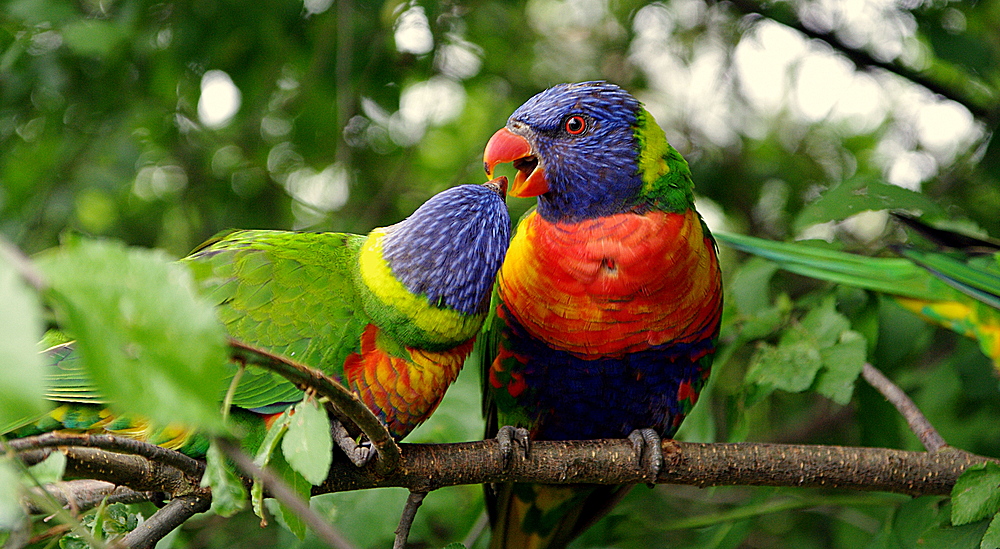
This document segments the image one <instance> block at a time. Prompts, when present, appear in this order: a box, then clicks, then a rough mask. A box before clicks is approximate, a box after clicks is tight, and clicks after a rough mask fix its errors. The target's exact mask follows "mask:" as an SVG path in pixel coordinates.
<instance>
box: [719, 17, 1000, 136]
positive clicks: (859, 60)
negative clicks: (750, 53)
mask: <svg viewBox="0 0 1000 549" xmlns="http://www.w3.org/2000/svg"><path fill="white" fill-rule="evenodd" d="M729 4H730V5H732V6H733V7H734V8H736V9H737V10H739V11H740V12H742V13H744V14H748V15H759V16H761V17H764V18H767V19H770V20H771V21H775V22H777V23H780V24H782V25H784V26H786V27H789V28H791V29H795V30H796V31H798V32H800V33H802V34H803V35H805V36H807V37H809V38H812V39H815V40H822V41H823V42H826V43H827V44H829V45H830V47H832V48H833V49H835V50H837V51H838V52H840V53H841V54H843V55H844V56H845V57H847V58H848V59H850V60H851V62H852V63H854V65H855V66H856V67H858V68H859V69H865V68H878V69H882V70H884V71H887V72H891V73H893V74H895V75H897V76H900V77H902V78H905V79H907V80H909V81H911V82H913V83H915V84H917V85H920V86H923V87H924V88H926V89H928V90H930V91H931V92H933V93H936V94H938V95H941V96H943V97H946V98H948V99H950V100H952V101H955V102H956V103H959V104H961V105H962V106H964V107H965V108H966V109H968V110H969V112H970V113H972V115H973V116H975V117H976V118H978V119H980V120H982V121H984V122H985V123H986V124H987V125H990V126H991V127H992V125H993V123H994V122H995V118H996V114H997V113H996V111H995V109H994V108H993V107H992V106H991V102H992V100H993V98H992V97H988V98H984V99H981V98H979V97H977V96H976V95H977V94H973V93H970V92H969V91H968V90H967V89H962V88H960V87H959V86H958V85H955V84H956V83H955V82H952V83H945V82H941V81H939V80H935V79H934V78H931V77H929V76H927V75H926V74H925V73H923V72H920V71H916V70H913V69H911V68H909V67H906V66H904V65H902V64H900V63H896V62H892V61H880V60H878V59H875V58H874V57H872V55H871V54H869V53H868V52H866V51H864V50H861V49H858V48H855V47H852V46H849V45H848V44H846V43H844V42H843V41H842V40H841V39H840V38H838V37H837V35H836V33H834V32H820V31H816V30H813V29H810V28H808V27H806V26H805V25H803V24H802V22H801V21H800V20H798V19H797V18H796V17H792V16H791V15H790V13H789V12H788V10H786V9H782V8H781V7H778V6H777V4H778V3H773V2H768V3H765V2H756V1H754V0H729ZM964 76H965V80H964V81H963V82H961V85H964V86H965V87H968V86H970V84H971V83H973V82H974V81H973V80H972V77H971V76H970V75H968V74H965V75H964ZM953 80H954V79H953ZM976 84H978V87H979V88H980V89H982V90H984V92H985V94H986V95H991V92H989V91H987V90H989V88H988V87H987V86H985V85H983V84H982V83H979V82H976ZM978 95H984V93H980V94H978Z"/></svg>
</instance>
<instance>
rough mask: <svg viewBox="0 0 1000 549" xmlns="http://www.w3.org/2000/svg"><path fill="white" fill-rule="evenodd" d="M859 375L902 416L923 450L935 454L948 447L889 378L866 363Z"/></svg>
mask: <svg viewBox="0 0 1000 549" xmlns="http://www.w3.org/2000/svg"><path fill="white" fill-rule="evenodd" d="M861 375H862V376H863V377H864V378H865V381H867V382H868V384H869V385H871V386H872V387H874V388H875V390H876V391H878V392H879V393H882V396H884V397H885V398H886V400H888V401H889V403H890V404H892V405H893V406H894V407H895V408H896V410H897V411H898V412H899V414H900V415H901V416H903V419H905V420H906V424H907V425H909V426H910V430H911V431H913V434H915V435H917V438H919V439H920V443H921V444H923V445H924V448H927V451H928V452H937V451H938V450H940V449H941V448H944V447H945V446H947V445H948V443H946V442H945V441H944V438H942V437H941V435H940V434H938V432H937V430H936V429H935V428H934V426H933V425H931V422H930V421H927V417H926V416H924V414H923V412H921V411H920V408H917V405H916V404H914V403H913V401H912V400H910V397H908V396H906V393H904V392H903V390H902V389H900V388H899V386H898V385H896V384H895V383H893V382H892V381H891V380H890V379H889V378H887V377H885V375H883V374H882V372H880V371H878V370H877V369H876V368H875V367H874V366H872V365H871V364H868V363H867V362H866V363H865V366H864V368H863V369H862V370H861Z"/></svg>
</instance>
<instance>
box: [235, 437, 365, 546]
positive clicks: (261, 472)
mask: <svg viewBox="0 0 1000 549" xmlns="http://www.w3.org/2000/svg"><path fill="white" fill-rule="evenodd" d="M216 443H217V444H218V445H219V448H220V449H221V450H222V451H223V452H224V453H225V454H226V456H227V457H228V458H229V459H231V460H233V463H235V464H236V466H237V467H239V468H240V469H241V470H242V471H243V473H244V474H246V475H248V476H251V477H255V478H259V479H260V480H261V482H263V483H264V488H265V489H266V490H267V491H268V493H269V494H270V495H272V496H274V498H275V499H277V500H278V501H280V502H281V503H283V504H284V505H285V506H286V507H288V508H289V509H291V510H292V512H293V513H295V514H296V515H297V516H298V517H299V518H301V519H302V520H303V521H304V522H305V523H306V524H307V525H308V526H309V528H310V529H311V530H312V531H313V532H314V533H315V534H316V537H318V538H319V539H320V540H322V541H323V543H325V544H326V545H327V546H328V547H334V548H336V549H355V547H354V545H353V544H352V543H351V542H350V541H349V540H348V539H347V538H345V537H344V535H343V534H341V533H340V532H338V531H337V530H336V529H335V528H334V527H333V526H332V525H331V524H330V523H328V522H326V521H325V520H323V517H321V516H319V515H318V514H317V513H316V511H313V510H312V508H310V507H309V502H307V501H305V500H303V499H302V498H300V497H299V496H298V494H296V493H295V492H294V491H292V489H291V488H289V487H288V485H287V484H285V482H284V481H283V480H281V479H280V478H278V476H277V475H275V474H274V473H273V472H271V470H270V469H268V468H263V469H262V468H260V467H258V466H257V464H256V463H254V462H253V459H251V458H250V456H248V455H246V454H245V453H244V452H243V450H241V449H240V448H239V447H238V446H236V445H235V444H233V443H232V442H230V441H228V440H226V439H223V438H217V439H216Z"/></svg>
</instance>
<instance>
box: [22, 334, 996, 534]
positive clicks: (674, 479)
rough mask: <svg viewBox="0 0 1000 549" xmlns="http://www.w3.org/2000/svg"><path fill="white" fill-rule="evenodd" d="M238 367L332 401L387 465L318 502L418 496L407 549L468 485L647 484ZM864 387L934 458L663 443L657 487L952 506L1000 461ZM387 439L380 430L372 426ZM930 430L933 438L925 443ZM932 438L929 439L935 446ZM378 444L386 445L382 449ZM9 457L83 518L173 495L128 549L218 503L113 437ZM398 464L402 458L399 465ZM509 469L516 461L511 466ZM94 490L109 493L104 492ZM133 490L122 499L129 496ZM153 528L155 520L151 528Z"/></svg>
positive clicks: (302, 373)
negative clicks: (434, 433)
mask: <svg viewBox="0 0 1000 549" xmlns="http://www.w3.org/2000/svg"><path fill="white" fill-rule="evenodd" d="M231 348H232V353H233V357H234V359H235V360H237V361H239V362H240V363H242V364H245V365H253V366H255V367H262V368H266V369H268V370H271V371H274V372H278V373H280V374H282V375H284V376H285V377H287V378H288V379H290V380H292V381H293V382H295V383H296V384H298V385H299V386H300V387H301V388H303V389H306V390H309V391H312V392H313V393H314V394H316V395H319V396H324V397H327V398H328V399H329V401H330V402H331V403H333V404H334V406H335V407H336V408H337V416H338V417H340V418H341V419H342V420H346V421H349V422H351V424H352V428H353V426H359V425H363V426H364V428H360V427H359V428H358V429H359V430H360V431H362V432H364V434H365V436H368V437H369V438H370V439H372V440H373V443H374V444H376V446H377V447H378V448H379V454H378V455H379V456H380V459H379V460H378V461H376V462H374V463H372V464H371V465H369V466H365V467H357V466H356V465H355V464H353V463H351V462H349V461H348V460H346V459H334V462H333V464H332V466H331V468H330V471H329V475H328V477H327V479H326V481H325V482H323V483H321V484H319V485H317V486H314V488H313V490H312V493H313V495H317V494H322V493H330V492H341V491H349V490H359V489H367V488H379V487H390V486H392V487H403V488H407V489H408V490H410V492H411V497H410V498H409V500H408V505H407V508H406V510H405V513H407V514H404V517H403V519H402V520H401V523H400V529H399V532H398V537H397V541H396V545H397V546H400V547H402V546H404V545H405V539H406V534H407V532H408V529H409V525H410V524H411V523H412V520H413V515H414V514H415V513H416V510H417V507H418V506H419V502H420V501H421V500H422V494H426V493H427V492H430V491H433V490H436V489H438V488H442V487H445V486H454V485H459V484H484V483H498V482H508V481H515V482H537V483H546V484H577V483H586V484H637V483H643V482H646V481H647V480H648V479H647V478H645V476H644V475H645V470H644V468H642V467H641V466H640V463H639V458H638V457H637V456H636V454H635V452H634V447H633V445H632V443H631V442H630V441H628V440H624V439H622V440H618V439H609V440H592V441H561V442H552V441H536V442H534V443H533V444H532V446H531V451H530V453H529V454H528V455H523V453H519V452H515V453H514V455H513V459H509V462H507V463H505V454H504V452H502V450H501V448H500V444H499V443H498V442H497V441H494V440H484V441H476V442H464V443H454V444H401V445H396V444H395V442H393V441H392V439H391V437H389V436H388V433H387V432H386V431H385V428H384V426H382V425H381V423H379V422H378V420H377V419H376V418H375V416H374V415H373V414H371V412H370V411H368V409H367V408H365V407H364V405H363V404H361V403H360V401H359V400H357V398H356V397H355V396H354V395H353V394H351V393H350V392H348V391H347V390H346V389H344V388H343V387H342V386H340V385H339V384H337V383H336V382H335V381H334V380H332V379H331V378H329V377H328V376H325V375H324V374H323V373H322V372H319V371H318V370H315V369H312V368H309V367H307V366H304V365H301V364H297V363H295V362H294V361H291V360H288V359H286V358H284V357H281V356H277V355H274V354H271V353H267V352H264V351H261V350H259V349H255V348H253V347H251V346H248V345H244V344H242V343H239V342H232V343H231ZM864 377H865V378H866V379H868V380H869V381H871V382H872V383H873V385H874V386H875V387H876V388H877V389H878V390H879V391H881V392H882V393H883V394H885V395H887V397H888V398H889V399H890V401H892V402H893V403H894V404H895V405H896V406H897V407H898V408H899V409H900V410H901V412H902V413H903V414H904V416H906V417H907V420H908V421H909V422H910V424H911V425H912V426H914V429H918V430H920V431H921V432H923V433H927V432H930V433H934V435H926V434H925V435H924V436H922V440H928V441H929V442H925V444H926V445H927V447H928V450H929V451H928V452H908V451H901V450H891V449H884V448H856V447H843V446H818V445H794V444H755V443H729V444H724V443H712V444H700V443H685V442H677V441H672V440H666V441H663V443H662V445H661V447H662V450H663V455H664V464H663V467H662V468H661V470H660V473H659V476H658V477H657V479H656V482H657V483H669V484H687V485H693V486H699V487H707V486H729V485H741V486H795V487H817V488H843V489H850V490H864V491H884V492H894V493H902V494H908V495H912V496H918V495H948V494H950V493H951V490H952V488H953V487H954V486H955V482H956V480H957V479H958V477H959V476H960V475H961V474H962V472H963V471H965V470H966V469H967V468H969V467H970V466H973V465H976V464H980V463H984V462H995V463H1000V461H998V460H995V459H992V458H987V457H983V456H978V455H974V454H971V453H968V452H964V451H962V450H958V449H955V448H951V447H948V446H946V445H944V444H943V441H940V443H935V442H934V441H935V440H938V439H940V437H939V436H937V437H936V438H935V436H936V433H935V432H934V431H933V429H932V428H930V424H929V423H927V422H926V419H925V418H923V416H922V415H921V414H920V413H919V410H917V409H916V407H915V406H913V404H912V402H909V404H907V402H908V399H907V398H906V397H905V394H903V393H902V391H901V390H900V389H899V388H898V387H896V386H895V385H893V384H892V383H891V381H889V380H888V379H886V378H885V377H884V376H882V375H881V374H880V373H878V372H877V371H876V370H875V369H874V368H872V367H871V366H870V365H869V366H868V367H866V368H865V370H864ZM376 425H377V426H378V428H375V426H376ZM928 429H929V431H928ZM928 437H929V438H928ZM375 441H378V442H377V443H376V442H375ZM216 443H217V444H218V445H219V447H220V448H221V449H222V450H223V452H224V453H225V454H226V455H227V456H228V457H229V458H230V459H232V460H233V461H234V462H235V463H236V464H237V466H238V467H239V468H240V469H241V470H242V471H243V473H244V475H245V476H244V482H245V483H246V484H249V483H250V479H251V477H257V478H261V479H263V483H264V485H265V486H266V490H267V493H268V495H271V496H273V497H277V498H279V499H281V500H282V501H283V503H285V504H286V505H289V506H290V507H291V508H293V509H294V510H295V512H296V513H297V514H299V515H300V516H301V518H303V520H304V521H305V522H306V523H307V524H308V525H309V527H310V528H311V529H312V530H313V531H314V532H316V534H317V535H318V536H319V537H320V538H321V539H322V540H323V541H324V542H325V543H326V544H328V545H329V546H331V547H349V546H350V544H349V542H347V541H346V540H344V539H343V538H342V536H341V535H340V534H339V533H338V532H336V530H334V529H332V528H330V526H329V525H328V524H326V523H325V522H323V519H322V518H321V517H319V516H318V515H316V514H315V513H314V512H312V511H311V510H310V509H309V507H308V505H306V503H305V502H304V501H300V500H298V497H297V496H296V494H294V493H292V491H290V490H289V489H287V487H285V486H284V485H283V483H282V481H281V479H280V478H277V477H276V476H275V475H273V474H270V473H269V472H268V471H267V469H266V468H265V469H263V470H262V469H261V468H259V467H257V465H255V464H254V462H253V460H252V459H251V458H250V457H249V456H247V455H245V454H243V452H242V451H241V450H240V449H239V448H238V446H237V445H236V444H234V443H232V442H229V441H228V440H225V439H218V440H217V441H216ZM7 448H8V449H9V450H10V451H14V452H17V453H19V454H20V455H21V456H22V458H23V459H25V460H26V461H28V462H36V461H40V460H41V459H43V458H44V457H45V456H46V455H47V454H48V453H50V452H52V451H54V450H55V449H58V451H61V452H62V453H63V454H65V456H66V458H67V466H66V477H67V478H86V479H91V480H90V481H89V482H88V483H79V484H76V483H77V482H80V481H70V482H65V483H61V484H60V486H59V490H58V492H59V493H60V497H59V498H57V499H58V501H60V502H62V503H65V504H67V505H71V506H73V507H77V508H78V507H81V506H85V505H88V504H89V505H93V504H94V503H96V502H99V501H100V500H101V497H100V495H101V494H104V495H108V496H114V495H116V494H117V496H118V497H121V498H123V499H125V500H127V501H137V500H141V499H155V498H158V497H162V494H166V495H167V496H168V497H169V498H170V500H171V503H170V504H168V505H167V506H165V507H164V508H162V509H160V510H159V511H158V512H157V513H156V514H155V515H154V517H151V518H150V519H149V520H148V521H147V523H144V526H143V529H142V530H141V531H138V530H137V531H135V532H134V533H133V534H130V535H129V536H127V537H126V538H124V539H123V540H122V542H123V543H124V544H125V545H126V546H128V547H145V546H149V545H150V544H152V543H155V541H156V540H157V539H159V538H160V537H162V536H163V535H165V534H166V533H167V532H169V531H170V530H171V529H173V528H174V527H176V526H177V525H179V524H181V523H183V522H184V520H186V519H187V518H189V517H190V516H192V515H194V514H196V513H198V512H202V511H204V510H206V509H207V508H208V505H209V502H210V501H211V494H210V492H209V491H208V490H207V489H206V488H203V487H201V484H200V477H201V475H202V473H203V471H204V464H203V463H202V462H201V461H198V460H194V459H192V458H189V457H187V456H184V455H183V454H180V453H178V452H174V451H172V450H167V449H164V448H160V447H158V446H154V445H151V444H148V443H144V442H139V441H136V440H132V439H127V438H122V437H117V436H112V435H86V434H72V433H63V432H54V433H47V434H43V435H38V436H34V437H27V438H22V439H17V440H12V441H9V442H7ZM393 456H395V457H393ZM507 457H508V458H510V456H507ZM95 481H100V482H101V484H97V485H95V484H94V482H95ZM123 487H125V488H123ZM154 519H155V520H154Z"/></svg>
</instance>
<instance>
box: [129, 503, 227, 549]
mask: <svg viewBox="0 0 1000 549" xmlns="http://www.w3.org/2000/svg"><path fill="white" fill-rule="evenodd" d="M211 506H212V498H211V497H205V496H203V495H199V494H187V495H184V496H179V497H176V498H173V499H171V500H170V502H169V503H167V504H166V505H165V506H164V507H163V508H162V509H159V510H158V511H156V512H155V513H153V516H151V517H149V518H148V519H146V520H145V521H143V523H142V524H140V525H139V526H138V527H136V529H135V530H132V531H131V532H129V533H128V534H126V535H125V537H124V538H122V540H121V543H122V544H123V545H124V546H125V547H129V548H132V549H146V548H148V547H153V546H154V545H156V542H157V541H159V540H160V539H162V538H163V537H164V536H166V535H167V534H169V533H170V531H171V530H173V529H174V528H177V527H178V526H180V525H181V524H184V522H185V521H187V519H189V518H191V517H193V516H195V515H197V514H198V513H204V512H205V511H208V509H209V507H211Z"/></svg>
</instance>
